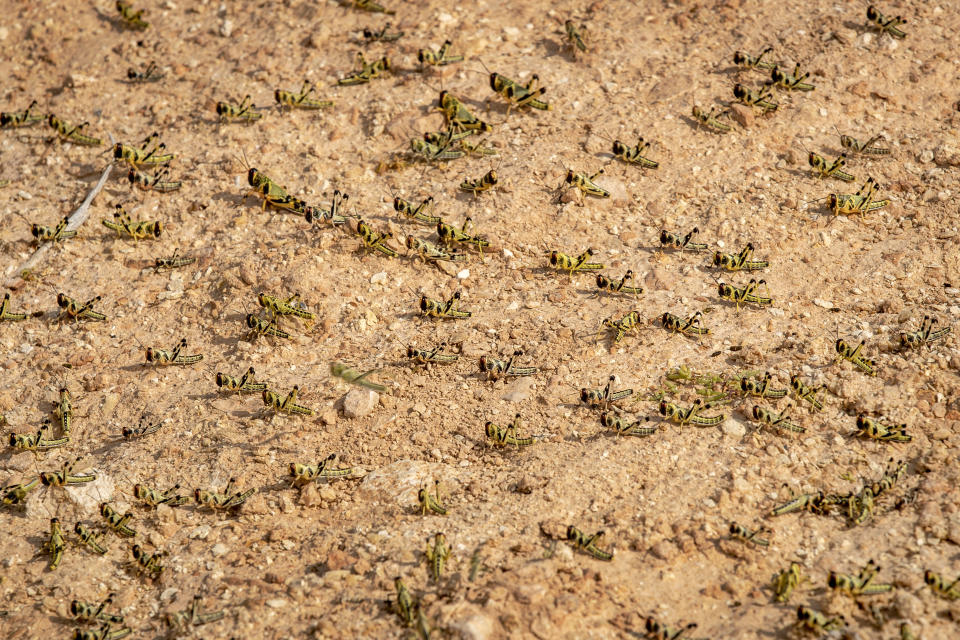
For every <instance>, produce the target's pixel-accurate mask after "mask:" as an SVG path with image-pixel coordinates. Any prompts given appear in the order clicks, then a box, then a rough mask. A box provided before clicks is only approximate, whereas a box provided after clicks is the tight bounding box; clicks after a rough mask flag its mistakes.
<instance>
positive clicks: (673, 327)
mask: <svg viewBox="0 0 960 640" xmlns="http://www.w3.org/2000/svg"><path fill="white" fill-rule="evenodd" d="M660 324H661V325H663V328H664V329H666V330H667V331H672V332H674V333H682V334H684V335H688V336H697V337H698V339H699V337H700V336H705V335H707V334H708V333H710V329H708V328H706V327H704V326H703V313H702V312H701V311H697V312H696V313H694V314H693V315H692V316H690V317H689V318H681V317H680V316H675V315H673V314H672V313H669V312H665V313H664V314H663V315H662V316H660Z"/></svg>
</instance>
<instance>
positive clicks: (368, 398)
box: [343, 387, 380, 418]
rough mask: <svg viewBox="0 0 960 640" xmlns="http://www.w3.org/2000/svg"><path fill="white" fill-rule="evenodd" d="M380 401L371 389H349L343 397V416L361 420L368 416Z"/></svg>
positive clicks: (378, 396)
mask: <svg viewBox="0 0 960 640" xmlns="http://www.w3.org/2000/svg"><path fill="white" fill-rule="evenodd" d="M379 401H380V395H379V394H378V393H377V392H376V391H373V390H371V389H361V388H359V387H357V388H355V389H350V391H348V392H347V395H345V396H344V397H343V415H345V416H346V417H348V418H362V417H363V416H365V415H368V414H369V413H370V412H371V411H373V408H374V407H376V406H377V402H379Z"/></svg>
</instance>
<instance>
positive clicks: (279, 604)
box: [264, 598, 287, 609]
mask: <svg viewBox="0 0 960 640" xmlns="http://www.w3.org/2000/svg"><path fill="white" fill-rule="evenodd" d="M264 604H265V605H267V606H268V607H270V608H271V609H283V608H284V607H285V606H287V601H286V600H284V599H283V598H271V599H270V600H267V601H266V602H265V603H264Z"/></svg>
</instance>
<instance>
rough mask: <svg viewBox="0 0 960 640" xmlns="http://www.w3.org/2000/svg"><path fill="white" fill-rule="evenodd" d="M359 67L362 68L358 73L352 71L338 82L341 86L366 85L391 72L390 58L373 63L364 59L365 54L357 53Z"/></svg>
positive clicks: (383, 58)
mask: <svg viewBox="0 0 960 640" xmlns="http://www.w3.org/2000/svg"><path fill="white" fill-rule="evenodd" d="M357 66H358V67H360V68H359V69H357V70H356V71H351V72H350V73H348V74H347V75H346V76H344V77H342V78H340V79H339V80H337V84H339V85H341V86H342V85H356V84H365V83H367V82H370V81H371V80H373V79H374V78H378V77H379V76H380V74H381V73H384V72H385V71H389V70H390V58H388V57H386V56H384V57H382V58H380V59H379V60H374V61H373V62H367V61H366V59H365V58H364V57H363V52H361V51H358V52H357Z"/></svg>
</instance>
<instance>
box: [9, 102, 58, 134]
mask: <svg viewBox="0 0 960 640" xmlns="http://www.w3.org/2000/svg"><path fill="white" fill-rule="evenodd" d="M35 106H37V101H36V100H34V101H33V102H31V103H30V104H29V105H28V106H27V108H26V109H24V110H23V111H4V112H0V128H2V129H13V128H15V127H27V126H30V125H32V124H36V123H38V122H42V121H44V120H46V118H47V117H46V116H45V115H43V114H42V113H30V110H31V109H33V108H34V107H35Z"/></svg>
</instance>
